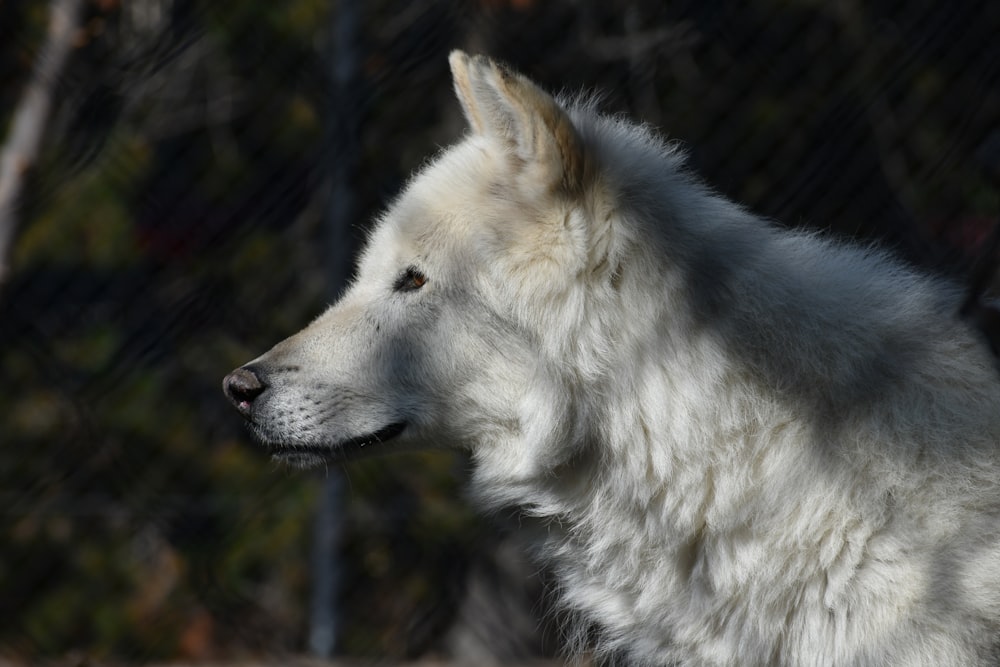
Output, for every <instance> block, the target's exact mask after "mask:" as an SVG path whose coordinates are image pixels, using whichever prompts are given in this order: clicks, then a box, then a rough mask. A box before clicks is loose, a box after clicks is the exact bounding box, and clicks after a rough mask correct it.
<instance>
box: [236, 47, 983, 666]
mask: <svg viewBox="0 0 1000 667" xmlns="http://www.w3.org/2000/svg"><path fill="white" fill-rule="evenodd" d="M450 62H451V70H452V74H453V77H454V84H455V90H456V92H457V94H458V99H459V101H460V103H461V105H462V109H463V110H464V112H465V117H466V119H467V120H468V123H469V126H470V131H469V133H468V134H467V136H466V137H465V138H464V139H463V140H462V141H461V142H460V143H458V144H457V145H455V146H453V147H451V148H449V149H447V150H445V151H443V152H442V153H441V154H440V155H438V156H437V157H436V159H435V160H433V161H432V162H431V163H430V164H429V165H427V166H426V167H425V168H424V169H423V170H421V171H420V173H418V174H417V175H416V176H415V177H414V178H413V179H412V181H411V182H410V183H409V185H408V186H407V188H406V189H405V191H404V192H403V193H402V194H401V195H400V197H399V198H398V199H397V200H396V201H395V203H394V204H392V206H391V207H390V208H389V209H388V211H387V212H386V213H385V214H384V215H382V216H381V218H380V219H379V220H378V221H377V224H376V225H375V226H374V229H373V231H372V233H371V236H370V239H369V241H368V244H367V247H366V249H365V250H364V252H363V254H362V256H361V259H360V262H359V266H358V270H357V277H356V279H355V280H354V282H353V284H352V286H351V287H350V288H349V290H348V291H347V292H346V293H345V295H344V296H343V298H342V299H341V300H340V301H339V302H338V303H337V304H335V305H334V306H332V307H331V308H330V309H329V310H328V311H327V312H325V313H324V314H322V315H321V316H320V317H319V318H318V319H317V320H315V321H314V322H313V323H312V324H310V325H309V326H308V327H306V328H305V329H304V330H303V331H301V332H300V333H298V334H296V335H294V336H292V337H291V338H288V339H287V340H285V341H283V342H281V343H279V344H278V345H276V346H275V347H274V348H273V349H271V350H270V351H269V352H267V353H266V354H264V355H262V356H261V357H258V358H257V359H255V360H254V361H252V362H250V363H249V364H247V365H246V366H243V367H241V368H239V369H237V370H235V371H234V372H233V373H231V374H230V375H229V376H227V378H226V380H225V382H224V389H225V391H226V393H227V395H228V396H229V398H230V400H232V402H233V403H234V405H235V406H236V408H237V409H238V410H239V411H240V412H241V413H242V414H243V416H244V417H245V418H246V419H247V421H248V422H249V424H250V427H251V428H252V430H253V431H254V433H255V434H256V435H257V437H258V438H259V439H260V440H261V441H262V442H263V443H265V444H266V445H267V446H268V447H269V448H270V449H271V451H272V452H273V454H274V456H275V457H277V458H279V459H284V460H287V461H289V462H292V463H294V464H297V465H303V466H305V465H312V464H318V463H323V462H326V461H329V460H331V459H334V460H340V459H346V458H351V457H352V456H355V455H357V454H358V453H363V452H367V451H381V452H391V451H394V450H398V449H401V448H414V447H442V446H443V447H454V448H460V449H464V450H467V451H468V452H469V453H470V455H471V457H472V459H473V461H474V466H475V472H474V478H473V481H472V489H473V495H474V497H475V498H477V499H478V502H479V503H480V504H481V505H482V507H483V508H484V509H486V510H495V509H498V508H505V507H510V506H517V507H518V508H520V509H521V511H523V512H524V513H526V514H527V515H530V516H533V517H537V518H538V519H539V521H538V526H539V527H540V534H541V537H540V540H539V544H538V556H539V557H540V558H542V559H544V560H545V561H546V562H548V563H550V564H551V565H552V567H553V569H554V571H555V572H556V574H557V577H558V580H559V582H560V594H561V598H562V602H563V603H564V604H565V606H566V607H567V608H568V609H570V610H572V611H574V612H576V616H577V617H578V618H579V619H580V626H581V627H587V626H591V625H596V626H598V627H599V628H600V639H599V640H598V645H597V650H598V651H599V652H600V651H613V652H615V653H618V654H621V653H625V654H627V655H628V656H629V657H630V659H631V660H632V661H633V662H634V663H635V664H644V665H645V664H649V665H670V664H681V665H907V666H912V665H934V666H940V665H977V664H978V665H986V664H996V661H997V655H998V654H997V649H996V646H997V642H998V637H1000V446H998V445H1000V380H998V377H1000V376H998V373H997V369H996V367H995V365H994V361H993V358H992V357H991V356H990V353H989V351H988V349H987V346H986V344H985V343H984V341H982V340H980V338H979V336H978V335H977V333H976V332H975V331H973V330H971V329H970V327H969V326H968V325H967V324H966V323H964V322H963V321H961V320H960V318H958V317H957V315H956V314H957V312H958V310H959V306H960V302H961V296H962V295H961V294H960V291H959V289H958V288H957V287H956V286H955V285H952V284H950V283H948V282H946V281H943V280H941V279H939V278H932V277H929V276H926V275H922V274H921V273H919V272H917V271H915V270H912V269H910V268H907V267H906V266H905V265H903V264H902V263H900V262H899V261H897V260H896V259H894V258H893V257H891V256H889V255H888V254H886V253H884V252H880V251H877V250H874V249H865V248H859V247H854V246H851V245H845V244H840V243H837V242H834V241H831V240H828V239H825V238H822V237H820V236H817V235H815V234H807V233H803V232H796V231H789V230H785V229H779V228H776V227H774V226H772V225H770V224H769V223H767V222H766V221H763V220H761V219H760V218H758V217H755V216H754V215H753V214H751V213H749V212H748V211H746V210H744V209H743V208H741V207H740V206H738V205H736V204H734V203H732V202H730V201H728V200H726V199H725V198H723V197H721V196H720V195H718V194H716V193H714V192H713V191H712V190H710V189H709V188H707V187H706V186H704V185H702V184H701V183H700V182H699V181H698V180H697V179H696V178H695V177H694V176H693V175H691V174H690V173H689V172H688V171H687V170H686V169H685V166H684V156H683V155H682V154H681V152H680V151H679V150H678V149H677V148H676V147H675V146H672V145H670V144H667V143H665V142H664V141H662V140H661V139H659V138H658V137H657V136H656V135H655V134H654V133H653V132H652V131H651V130H650V129H648V128H646V127H643V126H639V125H635V124H633V123H630V122H628V121H626V120H623V119H620V118H609V117H605V116H601V115H600V114H598V113H597V112H596V111H595V110H594V108H593V104H591V103H589V102H587V101H586V100H583V101H581V100H562V99H560V100H557V99H554V98H553V97H551V96H550V95H548V94H547V93H545V92H543V91H542V90H541V89H540V88H538V87H537V86H536V85H535V84H533V83H532V82H531V81H529V80H528V79H526V78H525V77H523V76H521V75H519V74H517V73H514V72H511V71H508V70H507V69H505V68H504V67H502V66H500V65H498V64H496V63H494V62H492V61H490V60H488V59H485V58H482V57H468V56H466V55H465V54H463V53H460V52H455V53H453V54H452V55H451V58H450Z"/></svg>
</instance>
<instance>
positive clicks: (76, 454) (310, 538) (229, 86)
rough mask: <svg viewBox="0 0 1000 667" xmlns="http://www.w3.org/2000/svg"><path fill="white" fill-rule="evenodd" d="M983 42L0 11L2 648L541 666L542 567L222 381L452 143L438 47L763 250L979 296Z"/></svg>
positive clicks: (996, 10) (755, 18)
mask: <svg viewBox="0 0 1000 667" xmlns="http://www.w3.org/2000/svg"><path fill="white" fill-rule="evenodd" d="M60 17H61V18H60ZM997 35H1000V4H998V3H995V2H989V1H987V0H982V1H979V0H957V1H954V2H947V3H946V2H931V1H929V0H905V1H904V0H876V1H874V2H858V1H854V2H852V1H846V2H838V3H823V2H813V1H811V0H781V1H779V0H751V1H749V2H742V3H734V2H722V1H720V0H707V1H705V0H700V1H698V2H695V1H694V0H681V1H680V2H668V3H663V2H659V1H654V0H634V1H625V0H622V1H616V2H602V1H597V0H574V1H570V0H565V1H559V2H544V1H542V0H468V1H457V0H456V1H453V2H447V1H444V0H415V1H413V2H408V3H395V2H389V1H388V0H376V1H374V2H365V3H361V2H358V1H357V0H340V2H329V1H328V0H291V1H289V2H282V3H265V2H237V1H236V0H217V1H215V2H207V1H204V0H128V1H127V2H126V1H120V0H52V1H51V2H41V1H40V0H39V1H36V2H3V1H2V0H0V151H2V154H0V155H2V160H3V162H2V163H0V164H2V165H3V166H2V168H0V252H2V256H0V266H2V267H3V268H2V269H0V271H2V272H3V273H0V280H2V281H3V282H2V285H0V343H2V344H0V380H2V389H0V442H2V447H0V479H2V483H0V497H2V501H0V507H2V508H3V510H2V519H0V656H3V657H7V658H9V659H10V660H12V661H14V662H15V663H20V664H30V663H39V662H42V661H55V662H56V664H64V663H66V664H68V663H74V664H96V663H101V664H103V663H104V662H107V663H113V664H146V663H151V662H161V661H167V660H181V659H182V660H186V661H188V662H189V663H190V664H195V663H197V662H198V661H203V660H220V659H228V658H234V657H257V658H262V659H267V660H275V659H279V660H280V659H283V658H282V656H289V655H294V654H301V653H303V652H306V651H308V650H309V649H310V647H312V650H313V651H315V652H318V653H321V654H323V655H328V654H331V653H335V654H340V655H347V656H353V657H354V658H356V659H361V660H367V659H376V658H377V659H382V660H386V659H416V658H419V657H427V656H442V657H448V656H451V657H453V658H456V659H465V660H468V661H470V662H469V664H483V663H482V661H484V660H486V658H487V657H489V656H492V658H493V659H494V661H496V662H501V663H514V662H524V661H528V660H530V659H534V658H538V657H541V656H551V655H553V653H554V651H555V646H556V645H557V644H558V640H559V637H558V629H556V628H555V627H554V625H548V624H544V623H541V622H539V621H537V620H536V617H537V616H538V615H539V614H540V613H541V612H542V611H544V610H545V608H546V607H547V597H546V595H545V590H546V585H545V575H544V573H538V572H536V571H535V570H534V569H533V568H531V567H530V566H528V565H526V564H525V563H524V562H523V559H522V558H521V556H520V555H519V551H518V549H517V545H516V543H514V542H512V540H511V538H510V537H508V536H507V535H506V533H505V532H504V531H503V530H502V529H498V528H497V527H496V526H494V525H493V524H487V523H484V522H481V521H479V520H478V519H476V518H475V517H474V516H473V515H472V514H471V512H470V511H469V510H468V509H467V508H466V505H465V503H464V502H463V498H462V480H463V478H464V476H465V474H466V469H467V462H465V461H464V460H462V459H460V458H456V457H454V456H450V455H445V454H413V455H405V456H402V455H400V456H397V457H390V458H386V459H381V460H375V461H365V462H360V463H358V464H352V465H351V466H349V467H347V468H345V469H344V470H339V469H338V470H332V469H331V470H329V471H322V472H321V473H320V474H319V475H318V476H314V475H308V474H302V473H293V472H290V471H287V470H284V469H281V468H278V467H276V466H274V465H272V464H270V463H269V462H268V460H267V457H266V455H265V454H264V453H263V452H262V451H260V450H259V449H258V448H257V447H256V446H255V445H253V444H252V443H251V442H250V439H249V437H248V435H247V434H246V433H245V432H244V431H243V430H242V426H241V424H240V419H239V418H238V416H237V415H235V414H234V413H232V412H231V411H230V409H229V408H228V406H227V405H226V402H225V400H224V398H223V397H222V395H221V392H220V390H219V384H220V381H221V378H222V377H223V375H224V374H225V373H226V372H228V371H229V370H230V369H231V368H233V367H235V366H236V365H238V364H240V363H244V362H245V361H247V360H248V359H251V358H252V357H254V356H256V355H257V354H259V353H260V352H262V351H264V350H265V349H267V347H268V346H270V345H271V344H273V343H274V342H276V341H278V340H280V339H281V338H283V337H284V336H286V335H288V334H290V333H292V332H294V331H296V330H297V329H299V328H300V327H301V326H302V325H304V324H305V323H306V322H308V321H309V320H310V319H311V318H312V317H314V316H315V315H316V314H317V313H318V312H319V311H320V310H321V309H322V308H323V307H324V305H325V304H327V303H329V302H331V301H332V300H333V299H334V298H335V296H336V293H337V291H338V290H339V289H340V288H341V287H342V286H343V284H344V281H345V280H346V279H347V276H349V274H350V270H351V268H350V267H351V264H350V261H351V260H350V258H351V256H352V253H353V252H354V251H355V249H356V247H357V245H358V243H359V242H360V240H361V239H363V237H364V233H365V229H366V225H367V222H368V220H370V219H371V217H372V216H373V215H374V213H375V212H377V211H378V210H379V208H380V207H381V206H382V205H383V204H384V203H385V202H386V201H387V200H388V199H390V198H391V197H392V196H393V195H394V194H395V193H396V192H398V191H399V189H400V187H401V184H402V183H403V182H404V180H405V178H406V177H407V174H408V173H410V172H411V170H412V169H414V168H416V167H417V166H419V165H420V164H421V162H422V161H423V160H425V159H426V157H427V156H428V155H431V154H433V153H434V151H435V150H437V147H438V146H441V145H445V144H447V143H449V142H451V141H453V140H454V139H455V138H457V137H458V136H460V134H461V133H462V132H463V131H464V130H463V127H462V122H461V116H460V113H459V109H458V105H457V103H456V102H455V101H454V99H453V94H452V92H451V82H450V78H449V75H448V71H447V62H446V56H447V53H448V52H449V50H451V49H452V48H464V49H466V50H469V51H473V52H483V53H487V54H490V55H492V56H494V57H496V58H499V59H502V60H505V61H507V62H509V63H510V64H511V65H513V66H514V67H516V68H518V69H520V70H522V71H524V72H525V73H527V74H529V75H530V76H532V77H533V78H535V79H536V80H537V81H539V82H540V83H542V84H543V85H544V86H546V87H547V88H549V89H550V90H554V91H560V90H565V91H570V92H573V91H579V90H598V91H600V92H601V94H602V107H603V108H604V109H605V110H607V111H608V112H610V113H625V114H628V115H629V116H632V117H635V118H639V119H642V120H644V121H646V122H648V123H650V124H651V125H654V126H656V127H658V128H660V129H661V130H662V131H663V132H664V133H665V134H667V135H668V136H670V137H671V138H672V139H674V140H676V141H680V142H682V143H683V144H684V145H685V147H686V149H687V150H688V152H689V153H690V156H691V162H692V163H693V165H694V166H695V168H696V169H697V170H698V171H699V172H700V173H701V174H702V175H703V176H704V177H705V179H706V180H707V181H709V182H710V183H712V184H713V185H714V186H715V187H717V188H718V189H720V190H721V191H723V192H725V193H726V194H727V195H729V196H731V197H732V198H734V199H736V200H738V201H741V202H743V203H745V204H746V205H747V206H749V207H750V208H751V209H753V210H755V211H756V212H758V213H761V214H764V215H767V216H771V217H773V218H774V219H775V220H777V221H779V222H780V223H781V224H788V225H807V226H813V227H816V228H820V229H823V230H827V231H828V233H832V234H838V235H844V236H849V237H852V238H856V239H861V240H862V241H864V242H871V243H879V244H885V245H888V246H891V247H893V248H895V249H896V250H897V251H898V252H900V253H901V254H902V255H904V256H905V257H906V258H907V259H908V260H909V261H911V262H913V263H914V264H917V265H920V266H922V267H925V268H927V269H928V270H933V271H941V272H946V273H949V274H951V275H954V276H956V277H957V278H958V279H960V280H966V281H970V280H972V278H971V277H970V270H971V267H972V265H973V263H974V262H975V261H976V260H977V259H980V258H982V257H984V256H985V257H986V259H987V261H988V262H989V263H990V264H992V262H994V260H995V257H993V256H992V255H991V254H990V246H989V243H988V239H989V237H990V234H991V232H992V229H993V226H994V224H995V221H996V219H997V212H998V209H1000V206H998V195H997V193H998V185H1000V41H998V40H997ZM323 498H327V499H328V500H326V501H323ZM324 503H325V504H324ZM318 508H325V509H324V510H322V511H321V510H320V509H318ZM331 508H332V509H331ZM324 512H325V513H324ZM331 512H332V513H331ZM317 516H318V517H320V519H317V518H316V517H317ZM324 531H327V532H326V533H324ZM329 531H333V532H332V533H331V532H329ZM321 543H322V544H326V545H327V546H326V547H325V548H326V551H323V550H322V549H319V550H317V544H321ZM324 572H325V574H323V573H324ZM323 576H327V577H330V578H329V579H327V580H326V581H327V583H326V584H323V586H320V587H317V584H316V582H317V581H319V580H320V579H321V577H323ZM319 589H322V590H320V592H319V593H317V590H319ZM324 591H325V592H324ZM317 605H318V606H317ZM310 609H312V611H311V612H310ZM317 610H318V611H317ZM324 610H325V611H324ZM324 613H325V614H326V616H324V615H323V614H324ZM317 614H319V615H318V616H317ZM310 616H312V618H313V620H312V630H310V627H311V626H310ZM317 618H320V619H325V620H321V621H317V620H316V619H317ZM317 623H319V625H320V626H321V627H320V628H319V630H324V629H325V631H327V636H326V638H325V639H321V640H317V639H316V637H317V635H315V632H316V631H317V627H316V626H317ZM311 632H312V633H313V634H312V635H311V634H310V633H311ZM317 642H319V643H317Z"/></svg>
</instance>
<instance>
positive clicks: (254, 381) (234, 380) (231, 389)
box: [222, 366, 267, 418]
mask: <svg viewBox="0 0 1000 667" xmlns="http://www.w3.org/2000/svg"><path fill="white" fill-rule="evenodd" d="M265 389H267V385H266V384H265V383H264V381H263V380H261V379H260V376H259V375H258V374H257V370H256V369H254V368H253V367H252V366H244V367H243V368H237V369H236V370H235V371H233V372H232V373H230V374H229V375H227V376H226V377H225V379H224V380H223V381H222V391H223V393H225V395H226V398H228V399H229V402H230V403H232V404H233V405H234V406H236V409H237V410H239V411H240V414H241V415H243V416H244V417H246V418H249V417H250V407H251V406H252V405H253V402H254V399H255V398H257V397H258V396H260V395H261V394H262V393H264V390H265Z"/></svg>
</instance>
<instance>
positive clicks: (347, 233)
mask: <svg viewBox="0 0 1000 667" xmlns="http://www.w3.org/2000/svg"><path fill="white" fill-rule="evenodd" d="M360 11H361V6H360V2H358V1H357V0H339V1H338V2H336V3H334V6H333V8H332V9H331V12H330V22H329V26H328V29H329V33H328V35H327V45H326V51H325V54H324V58H325V61H326V63H325V64H326V73H327V76H328V77H329V79H328V86H327V90H326V95H327V101H328V102H327V108H326V118H325V119H324V121H325V123H326V126H327V130H326V136H327V139H326V142H327V150H326V153H325V155H324V159H325V161H326V164H325V166H326V168H327V169H329V174H330V178H329V184H330V185H329V188H330V190H329V200H328V203H327V206H326V214H325V215H326V220H325V237H326V238H325V251H326V252H325V261H326V263H327V271H328V277H329V289H330V292H331V295H332V296H337V295H338V294H339V293H340V292H341V291H343V289H344V287H345V286H346V285H347V282H348V280H349V278H350V274H351V266H352V261H353V251H354V247H353V246H354V243H353V234H352V231H351V229H352V226H353V225H354V224H355V223H356V222H357V215H358V209H359V206H358V202H357V197H356V195H355V188H354V183H355V174H356V172H357V165H358V152H359V148H358V147H359V141H358V132H359V129H360V116H361V105H362V101H361V100H362V96H361V94H360V90H359V82H360V79H359V77H360V74H359V72H360V47H359V44H358V34H359V30H360V16H359V14H360ZM322 483H323V489H322V492H321V493H320V495H319V506H318V507H317V508H316V519H315V524H314V529H313V530H314V532H313V553H312V573H313V582H312V600H311V605H310V619H309V651H310V653H312V654H313V655H315V656H318V657H322V658H329V657H331V656H332V655H334V653H336V652H337V650H338V648H339V645H340V639H341V634H340V633H341V623H340V613H339V611H340V610H339V609H338V601H339V598H340V585H341V576H342V574H341V572H342V567H341V561H340V559H341V553H340V545H341V543H342V536H343V531H344V512H345V505H346V501H345V498H344V484H343V473H342V471H341V470H340V469H339V468H337V467H331V468H330V469H329V470H328V472H327V474H326V478H325V479H324V480H323V482H322Z"/></svg>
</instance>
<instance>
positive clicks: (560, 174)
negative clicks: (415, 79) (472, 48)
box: [448, 51, 587, 192]
mask: <svg viewBox="0 0 1000 667" xmlns="http://www.w3.org/2000/svg"><path fill="white" fill-rule="evenodd" d="M448 62H449V63H450V65H451V74H452V78H453V79H454V82H455V92H456V94H457V95H458V100H459V102H461V104H462V109H463V110H464V111H465V117H466V118H467V119H468V121H469V124H470V125H471V126H472V130H473V132H475V133H477V134H480V135H483V136H486V137H490V138H492V139H495V140H497V141H499V142H500V143H501V144H502V145H503V146H505V147H506V149H507V151H508V152H509V154H510V155H511V156H513V157H514V158H515V160H516V161H517V163H518V164H519V165H523V168H525V169H529V170H532V171H533V172H534V173H533V174H531V176H533V177H537V178H539V179H543V180H542V181H541V182H544V183H547V184H549V185H551V186H553V187H556V188H560V189H563V190H564V191H567V192H578V191H579V190H580V189H581V188H582V187H583V185H584V180H585V178H586V171H587V160H586V159H585V158H586V155H585V152H584V150H583V142H582V141H581V139H580V135H579V134H578V133H577V131H576V128H575V127H574V126H573V122H572V121H571V120H570V118H569V116H568V115H567V114H566V112H565V111H564V110H563V108H562V107H560V106H559V105H558V104H557V103H556V101H555V100H554V99H553V98H552V96H551V95H549V94H548V93H546V92H545V91H543V90H542V89H541V88H539V87H538V86H536V85H535V84H534V83H532V82H531V81H530V80H528V78H527V77H525V76H523V75H521V74H518V73H516V72H512V71H510V70H508V69H506V68H505V67H503V66H502V65H499V64H497V63H495V62H493V61H492V60H490V59H488V58H484V57H483V56H472V57H470V56H468V55H466V54H465V53H463V52H461V51H452V52H451V55H450V56H449V57H448Z"/></svg>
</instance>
